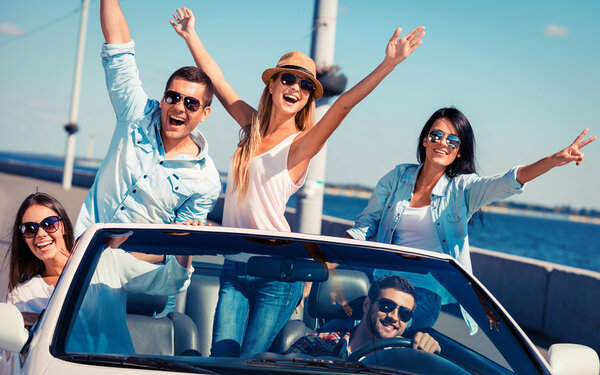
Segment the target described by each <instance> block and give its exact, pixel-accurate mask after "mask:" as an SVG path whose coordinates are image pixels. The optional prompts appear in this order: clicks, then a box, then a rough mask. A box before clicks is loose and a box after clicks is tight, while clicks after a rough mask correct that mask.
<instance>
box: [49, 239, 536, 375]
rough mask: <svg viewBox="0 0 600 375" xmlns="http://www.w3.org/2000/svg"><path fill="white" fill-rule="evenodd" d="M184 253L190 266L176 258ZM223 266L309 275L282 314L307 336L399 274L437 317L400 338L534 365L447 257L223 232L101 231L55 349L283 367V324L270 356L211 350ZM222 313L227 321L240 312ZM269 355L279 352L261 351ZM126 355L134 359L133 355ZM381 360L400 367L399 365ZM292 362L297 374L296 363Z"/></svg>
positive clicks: (497, 366)
mask: <svg viewBox="0 0 600 375" xmlns="http://www.w3.org/2000/svg"><path fill="white" fill-rule="evenodd" d="M187 256H189V257H191V263H192V268H190V269H186V268H185V267H183V266H182V262H183V264H185V260H186V259H187V258H185V257H187ZM232 259H233V260H235V261H232ZM231 267H233V269H230V270H229V271H232V272H236V273H239V274H242V275H244V277H248V278H265V279H272V280H278V281H281V282H284V283H302V285H304V283H306V282H309V283H312V288H311V293H310V295H309V296H308V298H307V299H306V300H305V302H304V306H305V308H304V310H303V311H302V312H301V313H300V314H295V315H293V316H292V317H291V319H290V320H295V321H297V322H298V324H302V327H305V328H306V332H315V333H323V332H326V330H338V331H339V332H349V330H351V329H352V328H353V327H355V326H356V325H357V324H360V322H361V319H362V318H363V316H364V315H363V307H364V301H365V297H366V296H367V292H368V289H369V287H370V286H371V285H372V284H373V283H374V282H375V281H376V280H378V279H380V278H382V277H384V276H385V275H399V276H402V277H403V278H405V279H406V280H408V281H409V282H410V283H411V284H414V286H418V287H419V288H423V289H425V290H428V291H433V292H435V294H436V295H438V296H440V300H441V306H440V308H439V309H438V310H437V313H438V314H439V315H438V316H437V317H435V318H433V320H432V321H431V322H430V324H428V325H425V326H422V327H413V329H412V332H411V329H408V328H407V330H406V332H405V333H406V335H407V337H410V335H414V334H415V332H416V331H421V332H426V333H428V334H430V335H431V336H432V337H434V338H435V339H436V340H437V341H438V342H439V344H440V346H441V348H442V349H441V353H440V354H439V355H436V358H438V359H437V360H442V361H444V363H448V364H451V365H453V366H457V367H458V368H460V369H461V371H466V372H465V373H490V374H494V373H498V374H506V373H536V371H538V370H537V366H536V365H535V363H533V361H532V359H531V356H530V354H529V352H528V350H529V349H527V347H526V345H524V343H523V342H522V339H521V338H520V337H519V335H518V333H517V332H516V330H515V328H514V327H513V326H512V325H511V323H510V322H509V321H508V320H507V318H506V316H505V315H504V314H503V312H502V311H501V310H499V309H498V308H497V306H496V305H495V304H494V303H493V302H491V301H490V300H489V298H488V296H487V295H486V294H485V292H483V291H482V290H479V288H478V287H476V286H474V283H473V282H472V281H470V280H469V277H468V276H467V275H466V274H465V272H464V271H463V270H462V269H460V268H457V267H456V266H455V265H454V264H453V262H451V261H450V260H448V259H436V258H435V257H428V256H419V255H415V254H414V253H410V252H405V251H404V252H403V251H402V250H401V249H400V248H396V247H387V248H385V249H384V248H382V247H381V246H380V245H377V244H373V243H369V242H359V241H340V240H338V239H334V238H323V237H314V238H313V237H309V238H308V239H306V238H302V239H298V238H294V236H289V237H284V238H281V237H277V236H276V235H272V236H270V235H265V234H257V233H254V232H253V231H244V232H237V233H236V232H233V231H230V230H226V229H212V230H202V229H193V230H192V229H190V230H182V229H177V230H173V231H165V230H154V229H136V230H131V231H129V230H127V231H124V230H104V231H100V232H99V233H98V234H97V235H96V236H95V237H94V240H93V241H92V242H91V243H90V244H89V246H88V249H86V254H85V256H84V259H83V261H82V263H81V265H80V270H79V271H78V274H77V276H76V279H75V280H74V282H73V283H72V285H71V292H70V293H69V296H70V297H69V300H68V301H66V303H65V306H64V307H63V312H62V315H61V323H60V327H59V329H57V331H56V332H57V333H56V335H57V336H56V337H55V343H56V345H55V346H54V354H55V355H57V356H59V357H63V358H65V359H69V360H74V361H79V362H86V361H89V360H90V356H89V355H90V354H93V355H94V360H95V361H107V363H108V362H110V361H113V360H114V358H115V357H117V358H128V360H127V361H125V362H127V363H128V365H129V366H132V367H136V366H138V365H139V363H138V362H139V358H142V359H144V360H148V358H153V359H154V361H156V358H160V359H161V360H163V361H164V360H167V361H168V362H173V363H177V364H179V365H182V364H185V366H199V367H201V368H204V369H211V370H212V371H216V372H218V371H217V370H218V369H219V368H220V367H219V366H229V367H228V368H231V366H237V367H239V369H244V368H250V367H252V368H254V367H256V366H263V365H264V366H266V365H267V362H269V363H270V365H269V366H271V365H273V363H277V364H278V366H283V367H285V366H289V365H290V363H289V359H287V358H288V357H289V355H288V357H286V356H285V352H286V350H288V349H289V347H290V344H292V343H293V341H295V339H296V338H299V337H301V336H302V335H300V336H298V337H295V336H292V333H293V332H292V331H293V330H292V329H290V332H292V333H290V332H288V331H285V332H284V331H282V332H281V333H280V334H279V335H278V336H277V338H276V339H275V341H274V342H273V344H272V346H271V347H270V349H269V353H261V354H260V355H257V356H253V357H252V358H241V359H240V358H217V359H215V358H210V359H209V358H208V357H209V356H210V353H211V346H212V328H213V324H214V314H215V307H216V304H217V301H218V299H219V289H220V286H221V284H220V282H221V280H220V279H221V273H222V272H224V270H225V269H226V268H231ZM229 271H228V272H229ZM299 302H300V301H298V303H299ZM334 302H335V303H334ZM425 303H426V302H423V304H425ZM231 315H232V316H230V317H229V318H230V319H232V320H234V319H243V317H239V316H235V313H234V312H231ZM415 317H416V315H415ZM415 324H417V323H415ZM289 325H290V326H292V324H289ZM286 327H287V326H286ZM286 327H284V328H286ZM409 328H410V327H409ZM286 329H287V328H286ZM303 329H304V328H303ZM286 335H289V336H286ZM290 341H291V342H290ZM84 354H85V355H87V356H83V355H84ZM269 355H278V357H276V358H278V359H277V360H273V359H269V360H268V361H267V360H265V358H267V357H268V358H270V357H269ZM134 357H135V358H137V360H138V362H135V363H131V358H134ZM109 359H110V361H109ZM121 362H122V361H121ZM396 362H397V361H396ZM110 363H112V362H110ZM152 363H153V365H152V366H155V365H156V362H152ZM381 364H383V365H384V366H392V367H394V368H396V369H399V370H402V369H403V368H402V365H401V364H399V363H394V364H390V363H384V362H382V363H380V365H381ZM146 365H147V363H145V364H144V366H146ZM152 366H150V367H152ZM248 366H250V367H248ZM305 366H308V369H310V368H312V369H313V370H314V368H313V367H311V366H317V364H314V363H310V364H305ZM318 366H321V365H318ZM293 369H294V371H299V372H301V371H302V367H301V368H300V369H299V368H298V366H293ZM240 371H241V370H240ZM290 371H291V370H290Z"/></svg>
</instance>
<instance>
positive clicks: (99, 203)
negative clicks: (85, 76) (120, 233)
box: [75, 41, 221, 236]
mask: <svg viewBox="0 0 600 375" xmlns="http://www.w3.org/2000/svg"><path fill="white" fill-rule="evenodd" d="M134 46H135V45H134V42H133V41H130V42H129V43H123V44H104V45H103V47H102V54H101V56H102V65H103V67H104V72H105V75H106V85H107V87H108V93H109V96H110V101H111V103H112V105H113V108H114V110H115V114H116V117H117V125H116V127H115V131H114V134H113V137H112V140H111V142H110V146H109V149H108V152H107V153H106V157H105V159H104V160H103V162H102V165H101V166H100V169H99V170H98V174H97V175H96V180H95V181H94V184H93V186H92V188H91V189H90V191H89V192H88V195H87V196H86V198H85V201H84V202H83V206H82V207H81V211H80V212H79V217H78V218H77V223H76V224H75V235H76V236H79V235H81V234H82V233H83V232H84V231H85V229H87V227H88V226H90V225H92V224H94V223H118V222H142V223H155V222H156V223H170V222H185V221H186V220H187V219H191V220H193V219H198V220H200V221H206V216H207V214H208V212H210V210H212V207H213V206H214V203H215V201H216V200H217V198H218V197H219V194H220V192H221V181H220V178H219V172H218V171H217V169H216V167H215V165H214V163H213V161H212V159H211V158H210V157H209V156H208V144H207V142H206V139H205V138H204V136H203V135H202V134H201V133H200V132H199V131H197V130H195V131H194V132H193V133H192V135H191V137H192V139H193V140H194V142H195V143H196V144H197V145H198V147H199V149H200V150H201V151H200V153H199V154H198V155H197V156H196V157H189V156H186V155H179V156H177V157H175V158H170V159H165V150H164V147H163V144H162V139H161V136H160V126H161V124H160V114H161V111H160V108H159V102H158V101H156V100H153V99H150V98H148V95H146V93H145V92H144V89H143V88H142V83H141V81H140V79H139V73H138V70H137V66H136V63H135V58H134Z"/></svg>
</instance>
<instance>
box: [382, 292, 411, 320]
mask: <svg viewBox="0 0 600 375" xmlns="http://www.w3.org/2000/svg"><path fill="white" fill-rule="evenodd" d="M377 305H378V306H379V311H381V312H382V313H385V314H387V313H390V312H392V311H394V310H396V308H397V309H398V317H399V318H400V320H401V321H403V322H404V323H407V322H408V321H409V320H410V319H411V318H412V316H413V311H412V310H411V309H409V308H408V307H404V306H400V305H398V304H397V303H396V302H394V301H392V300H389V299H387V298H380V299H378V300H377Z"/></svg>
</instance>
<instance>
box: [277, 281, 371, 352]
mask: <svg viewBox="0 0 600 375" xmlns="http://www.w3.org/2000/svg"><path fill="white" fill-rule="evenodd" d="M333 272H335V275H336V276H335V280H336V282H338V283H339V284H340V285H341V288H342V292H343V293H344V297H345V298H346V300H347V301H348V304H349V305H350V307H351V308H352V314H351V315H350V316H348V315H347V314H346V312H345V311H344V309H343V307H342V306H341V305H339V304H335V305H334V304H332V303H331V295H330V291H331V287H332V281H333V277H331V275H332V274H333ZM329 275H330V277H329V279H328V280H327V281H324V282H320V283H314V284H313V286H312V289H311V291H310V295H309V297H308V302H307V307H306V309H305V311H304V319H303V320H298V319H293V320H289V321H288V322H287V323H286V324H285V326H284V327H283V329H282V330H281V331H280V332H279V334H278V335H277V337H276V338H275V340H274V341H273V344H272V345H271V347H270V348H269V351H271V352H275V353H283V352H285V351H286V350H288V349H289V347H290V346H291V345H292V344H293V343H294V342H296V340H298V339H299V338H300V337H303V336H306V335H309V334H311V333H320V332H337V331H346V330H349V329H351V328H352V327H354V326H355V325H356V323H357V321H358V320H360V319H361V318H362V315H363V302H364V299H365V297H366V296H367V294H368V292H369V287H370V286H371V282H370V281H369V278H368V277H367V275H366V274H365V273H364V272H362V271H356V270H348V269H336V270H334V271H331V270H330V271H329ZM307 312H308V314H307ZM307 323H308V324H307Z"/></svg>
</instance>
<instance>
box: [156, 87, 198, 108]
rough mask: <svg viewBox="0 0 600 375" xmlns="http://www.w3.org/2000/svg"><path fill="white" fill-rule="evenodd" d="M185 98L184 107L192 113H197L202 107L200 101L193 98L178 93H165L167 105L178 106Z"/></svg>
mask: <svg viewBox="0 0 600 375" xmlns="http://www.w3.org/2000/svg"><path fill="white" fill-rule="evenodd" d="M182 98H183V106H184V107H185V108H186V109H187V110H188V111H190V112H196V111H197V110H199V109H200V107H202V104H201V103H200V100H198V99H196V98H194V97H193V96H183V94H180V93H178V92H177V91H173V90H167V91H165V102H166V103H167V104H177V103H179V101H180V100H181V99H182Z"/></svg>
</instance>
